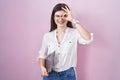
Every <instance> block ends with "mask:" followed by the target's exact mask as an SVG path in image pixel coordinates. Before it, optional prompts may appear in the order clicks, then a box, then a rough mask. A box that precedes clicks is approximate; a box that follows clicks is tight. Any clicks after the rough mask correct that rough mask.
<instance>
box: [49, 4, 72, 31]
mask: <svg viewBox="0 0 120 80" xmlns="http://www.w3.org/2000/svg"><path fill="white" fill-rule="evenodd" d="M65 6H67V5H66V4H65V3H58V4H57V5H55V7H54V8H53V11H52V14H51V28H50V32H51V31H53V30H55V29H56V28H57V25H56V23H55V21H54V15H55V12H57V11H61V10H63V9H62V7H63V8H65ZM67 8H68V9H69V7H68V6H67ZM67 27H70V28H73V26H72V23H71V22H70V21H68V22H67Z"/></svg>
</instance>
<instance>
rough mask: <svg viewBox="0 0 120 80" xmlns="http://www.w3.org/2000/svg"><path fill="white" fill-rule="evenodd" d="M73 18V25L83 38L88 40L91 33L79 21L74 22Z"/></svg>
mask: <svg viewBox="0 0 120 80" xmlns="http://www.w3.org/2000/svg"><path fill="white" fill-rule="evenodd" d="M75 21H76V20H75V19H73V20H72V21H71V22H72V23H73V24H75V25H74V26H75V27H76V29H77V30H78V31H79V33H80V35H81V36H82V37H83V38H84V39H85V40H90V39H91V35H90V33H89V32H88V31H87V30H86V29H85V28H84V27H83V26H82V25H81V24H80V23H75Z"/></svg>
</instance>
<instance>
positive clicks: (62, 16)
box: [54, 10, 67, 26]
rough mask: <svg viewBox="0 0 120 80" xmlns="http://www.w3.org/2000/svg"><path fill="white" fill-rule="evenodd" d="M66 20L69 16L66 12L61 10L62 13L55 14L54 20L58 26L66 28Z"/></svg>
mask: <svg viewBox="0 0 120 80" xmlns="http://www.w3.org/2000/svg"><path fill="white" fill-rule="evenodd" d="M66 18H67V14H66V12H65V11H63V10H61V11H57V12H55V15H54V20H55V23H56V24H57V26H66V24H67V20H66Z"/></svg>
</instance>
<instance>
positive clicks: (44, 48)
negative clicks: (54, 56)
mask: <svg viewBox="0 0 120 80" xmlns="http://www.w3.org/2000/svg"><path fill="white" fill-rule="evenodd" d="M47 51H48V49H47V39H46V35H44V36H43V40H42V45H41V49H40V50H39V52H38V57H37V58H38V59H39V58H42V59H45V58H46V55H47Z"/></svg>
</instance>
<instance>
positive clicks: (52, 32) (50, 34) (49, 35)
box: [43, 30, 55, 39]
mask: <svg viewBox="0 0 120 80" xmlns="http://www.w3.org/2000/svg"><path fill="white" fill-rule="evenodd" d="M54 34H55V30H54V31H51V32H47V33H45V34H44V36H43V37H44V38H46V39H49V38H51V37H53V35H54Z"/></svg>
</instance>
